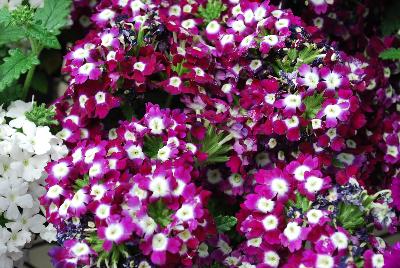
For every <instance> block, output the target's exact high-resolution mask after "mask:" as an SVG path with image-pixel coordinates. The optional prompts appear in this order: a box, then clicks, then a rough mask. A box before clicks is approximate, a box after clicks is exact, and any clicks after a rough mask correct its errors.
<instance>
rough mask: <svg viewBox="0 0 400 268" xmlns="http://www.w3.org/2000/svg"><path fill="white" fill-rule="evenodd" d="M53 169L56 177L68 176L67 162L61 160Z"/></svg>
mask: <svg viewBox="0 0 400 268" xmlns="http://www.w3.org/2000/svg"><path fill="white" fill-rule="evenodd" d="M52 171H53V175H54V177H56V178H57V179H61V178H63V177H65V176H67V174H68V172H69V168H68V166H67V163H65V162H60V163H58V164H55V165H54V166H53V168H52Z"/></svg>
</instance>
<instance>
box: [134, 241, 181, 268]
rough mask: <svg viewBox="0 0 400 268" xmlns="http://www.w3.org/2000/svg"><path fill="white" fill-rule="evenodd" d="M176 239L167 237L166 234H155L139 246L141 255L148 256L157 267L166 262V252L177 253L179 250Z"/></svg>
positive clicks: (178, 242) (178, 243)
mask: <svg viewBox="0 0 400 268" xmlns="http://www.w3.org/2000/svg"><path fill="white" fill-rule="evenodd" d="M180 244H181V243H180V241H179V239H178V238H172V237H168V235H167V234H166V233H157V234H154V235H153V236H150V237H148V238H147V239H146V241H145V242H144V243H142V244H140V249H141V250H142V252H143V254H145V255H150V258H151V261H152V262H153V263H155V264H158V265H163V264H165V262H166V255H167V252H171V253H177V252H178V251H179V249H180Z"/></svg>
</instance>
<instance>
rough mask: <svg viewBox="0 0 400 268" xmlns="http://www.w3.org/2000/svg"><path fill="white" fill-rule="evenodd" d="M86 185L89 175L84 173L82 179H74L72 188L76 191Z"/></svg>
mask: <svg viewBox="0 0 400 268" xmlns="http://www.w3.org/2000/svg"><path fill="white" fill-rule="evenodd" d="M87 185H89V175H84V176H83V178H82V179H77V180H76V181H75V185H74V186H73V188H74V190H75V191H76V192H77V191H79V190H80V189H82V188H83V187H85V186H87Z"/></svg>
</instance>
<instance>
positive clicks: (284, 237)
mask: <svg viewBox="0 0 400 268" xmlns="http://www.w3.org/2000/svg"><path fill="white" fill-rule="evenodd" d="M309 231H310V229H309V228H308V227H302V226H300V225H299V224H298V223H297V222H289V223H288V224H287V225H286V228H285V229H284V230H283V233H282V234H281V235H280V236H279V237H280V239H281V243H282V245H283V246H285V247H287V248H288V249H289V251H290V252H294V251H296V250H299V249H300V248H301V245H302V243H303V241H304V240H306V239H307V236H308V233H309Z"/></svg>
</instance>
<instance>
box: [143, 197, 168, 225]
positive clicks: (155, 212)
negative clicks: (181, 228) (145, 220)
mask: <svg viewBox="0 0 400 268" xmlns="http://www.w3.org/2000/svg"><path fill="white" fill-rule="evenodd" d="M148 213H149V216H150V217H151V218H153V220H154V221H155V222H156V223H157V224H159V225H161V226H162V227H166V226H167V225H168V224H169V223H170V222H171V221H172V220H171V215H172V213H173V211H172V210H170V209H169V208H168V207H167V206H166V205H165V204H164V203H163V201H162V200H161V199H160V200H158V201H157V202H154V203H151V204H150V205H149V207H148Z"/></svg>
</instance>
